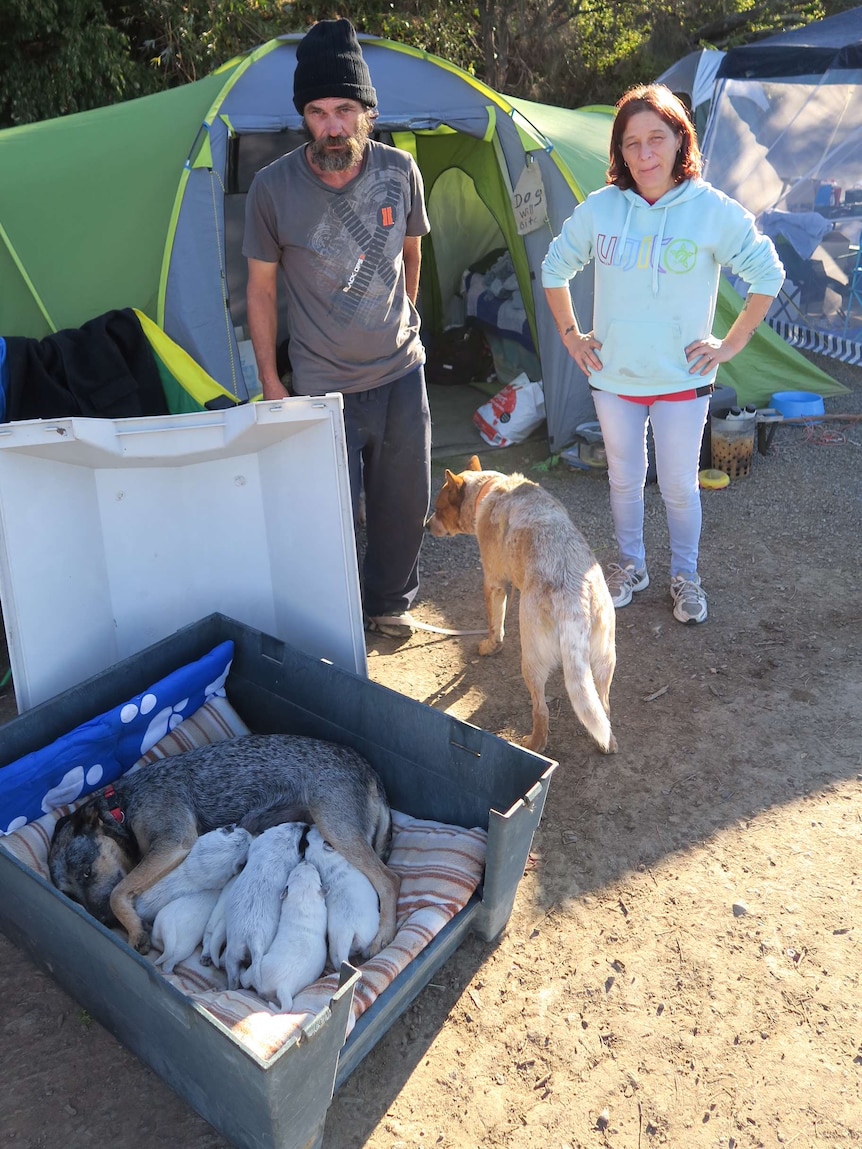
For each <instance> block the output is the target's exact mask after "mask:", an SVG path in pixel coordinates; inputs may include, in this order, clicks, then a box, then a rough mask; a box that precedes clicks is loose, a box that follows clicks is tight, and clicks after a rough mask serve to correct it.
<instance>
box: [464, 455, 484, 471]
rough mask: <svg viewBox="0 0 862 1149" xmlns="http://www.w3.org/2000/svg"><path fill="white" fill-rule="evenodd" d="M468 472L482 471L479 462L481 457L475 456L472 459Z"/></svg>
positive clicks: (468, 465)
mask: <svg viewBox="0 0 862 1149" xmlns="http://www.w3.org/2000/svg"><path fill="white" fill-rule="evenodd" d="M467 470H468V471H481V470H482V464H481V463H480V462H479V456H478V455H474V456H473V457H472V458H471V460H470V462H469V463H468V464H467Z"/></svg>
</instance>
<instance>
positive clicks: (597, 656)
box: [560, 604, 617, 754]
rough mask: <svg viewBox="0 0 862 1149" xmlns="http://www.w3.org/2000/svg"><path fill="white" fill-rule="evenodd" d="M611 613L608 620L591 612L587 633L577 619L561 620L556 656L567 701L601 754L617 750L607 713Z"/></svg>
mask: <svg viewBox="0 0 862 1149" xmlns="http://www.w3.org/2000/svg"><path fill="white" fill-rule="evenodd" d="M613 610H614V607H613V604H611V612H612V613H611V615H610V619H608V616H607V613H606V612H605V611H604V610H602V609H601V608H600V609H598V610H597V611H595V610H594V611H593V612H592V619H591V622H590V623H589V624H587V625H588V626H589V630H587V629H586V626H585V623H584V621H583V620H579V619H573V618H565V619H563V620H562V622H561V624H560V656H561V659H562V664H563V679H564V681H565V684H566V692H567V693H568V695H569V701H570V702H571V704H572V709H573V710H574V712H575V714H576V715H577V716H578V719H579V720H580V722H581V723H582V724H583V726H584V727H585V728H586V730H587V731H588V733H589V734H590V735H591V736H592V738H593V739H594V741H595V742H596V744H597V745H598V747H599V749H600V750H601V751H602V753H604V754H613V753H615V751H616V749H617V742H616V739H615V738H614V735H613V731H612V730H611V722H610V717H609V713H608V712H609V708H610V689H611V679H612V678H613V674H614V667H615V662H616V656H615V648H614V622H615V618H614V615H613Z"/></svg>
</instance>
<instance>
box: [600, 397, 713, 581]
mask: <svg viewBox="0 0 862 1149" xmlns="http://www.w3.org/2000/svg"><path fill="white" fill-rule="evenodd" d="M593 402H594V403H595V407H596V414H597V415H598V417H599V423H600V424H601V428H602V437H603V439H604V445H605V451H606V452H607V456H608V478H609V480H610V488H611V514H612V516H613V520H614V531H615V533H616V536H617V544H618V546H619V551H620V563H621V564H622V565H623V566H625V565H626V564H627V563H634V567H635V570H642V569H643V568H644V567H645V566H646V550H645V548H644V485H645V483H646V475H647V426H648V422H647V421H649V423H651V424H652V433H653V440H654V442H655V460H656V472H657V474H658V485H659V490H660V491H661V495H662V499H663V500H664V506H665V512H666V514H667V526H668V533H669V534H670V573H671V577H673V576H674V575H678V574H696V573H697V551H698V544H699V542H700V528H701V519H702V516H701V507H700V487H699V485H698V470H699V469H700V444H701V440H702V438H703V429H704V426H705V425H706V416H707V413H708V411H709V396H708V395H703V396H700V397H698V398H695V399H682V400H680V401H678V402H667V401H666V400H665V401H662V400H659V401H658V402H656V403H652V404H651V405H650V406H649V407H647V406H646V405H644V404H642V403H631V402H629V400H627V399H621V398H620V397H619V395H611V394H609V393H608V392H607V391H593Z"/></svg>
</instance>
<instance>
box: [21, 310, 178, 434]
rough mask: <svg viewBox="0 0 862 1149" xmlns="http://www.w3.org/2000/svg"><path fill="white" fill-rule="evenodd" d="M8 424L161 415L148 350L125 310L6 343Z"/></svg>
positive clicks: (164, 407)
mask: <svg viewBox="0 0 862 1149" xmlns="http://www.w3.org/2000/svg"><path fill="white" fill-rule="evenodd" d="M6 361H7V365H8V368H9V381H8V387H7V393H6V414H5V419H6V421H7V422H12V421H18V420H22V419H57V418H62V417H64V416H72V415H84V416H92V417H97V418H103V419H122V418H130V417H133V416H136V415H167V414H168V406H167V403H166V401H165V394H164V390H163V388H162V384H161V380H160V377H159V371H158V367H157V365H156V360H155V357H154V355H153V352H152V348H151V346H150V344H149V342H148V340H147V338H146V336H145V335H144V332H143V329H142V328H141V325H140V323H139V322H138V317H137V316H136V315H135V313H134V311H132V309H131V308H124V309H123V310H119V311H108V312H106V313H105V314H104V315H99V316H97V317H96V318H95V319H91V320H89V321H88V322H87V323H84V324H83V325H82V326H81V327H75V328H68V329H66V330H63V331H57V332H55V334H53V335H48V336H46V337H45V338H44V339H26V338H22V337H19V336H16V337H9V338H7V339H6Z"/></svg>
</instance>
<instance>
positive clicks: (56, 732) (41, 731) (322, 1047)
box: [0, 614, 556, 1149]
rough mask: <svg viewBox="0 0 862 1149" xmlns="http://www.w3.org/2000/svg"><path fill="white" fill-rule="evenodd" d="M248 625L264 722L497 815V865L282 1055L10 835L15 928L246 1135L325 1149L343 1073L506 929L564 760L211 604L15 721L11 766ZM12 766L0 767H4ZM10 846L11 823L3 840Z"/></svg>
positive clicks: (414, 788)
mask: <svg viewBox="0 0 862 1149" xmlns="http://www.w3.org/2000/svg"><path fill="white" fill-rule="evenodd" d="M226 639H232V640H233V641H234V644H235V657H234V663H233V667H232V669H231V673H230V677H229V679H228V683H227V693H228V697H229V699H230V701H231V703H232V704H233V706H234V707H235V709H236V710H237V712H238V713H239V714H240V715H241V716H242V718H243V719H244V720H245V722H246V723H247V724H248V725H249V726H250V727H251V728H252V729H253V730H256V731H261V732H264V731H265V732H270V733H279V732H291V733H298V734H307V735H311V736H314V737H319V738H327V739H331V740H333V741H336V742H343V743H347V744H349V745H351V746H354V747H355V748H356V749H357V750H359V751H361V753H363V754H364V755H365V756H366V757H367V758H368V759H369V760H370V761H371V763H372V764H373V765H374V767H375V768H376V770H377V771H378V773H379V774H380V776H381V778H382V780H383V783H384V785H385V786H386V790H387V793H388V796H389V800H390V802H391V804H392V806H393V807H394V808H395V809H397V810H401V811H403V812H404V813H406V814H410V815H412V816H414V817H419V818H431V819H436V820H439V821H443V822H450V823H454V824H456V825H462V826H481V827H482V828H483V829H486V830H487V831H488V846H487V860H486V870H485V878H484V882H483V884H482V886H481V888H480V889H479V890H478V891H477V893H476V894H475V895H474V896H473V898H472V899H471V901H470V902H469V903H468V904H467V906H465V908H464V909H463V910H462V911H461V913H460V914H458V915H456V917H455V918H453V919H452V921H451V922H450V923H449V924H448V925H447V927H446V928H445V929H444V930H443V931H442V932H441V933H440V934H439V935H438V937H437V938H435V939H434V941H433V942H432V943H431V944H430V945H429V946H428V947H427V948H426V949H425V950H424V951H423V952H422V953H421V954H420V955H419V956H418V957H417V958H416V959H415V960H414V961H413V962H411V963H410V965H409V966H408V967H407V969H406V970H404V972H403V973H402V974H401V975H400V976H399V977H397V978H396V979H395V981H394V982H393V983H392V985H390V986H389V988H388V989H387V990H386V991H385V992H384V993H383V994H381V995H380V997H379V998H378V999H377V1000H376V1001H375V1003H374V1004H373V1006H372V1007H371V1008H370V1009H368V1010H367V1011H366V1012H365V1013H364V1014H363V1015H362V1017H361V1018H360V1019H359V1021H358V1022H357V1024H356V1026H355V1027H354V1029H353V1031H352V1032H351V1034H350V1036H349V1038H347V1040H346V1041H345V1034H346V1032H347V1024H348V1019H349V1016H350V1009H351V1003H352V998H353V987H354V985H355V982H356V980H357V979H358V974H357V973H356V972H355V971H353V970H351V969H350V967H347V966H345V967H344V968H343V970H342V978H341V985H340V988H339V990H338V991H337V993H336V994H335V996H334V997H333V998H332V1000H331V1002H330V1004H329V1007H328V1008H326V1009H324V1010H322V1011H321V1013H320V1014H319V1015H318V1016H316V1017H315V1018H313V1019H312V1020H311V1021H310V1022H309V1023H308V1024H307V1025H306V1027H305V1030H304V1032H303V1034H302V1035H301V1037H300V1039H298V1040H295V1041H293V1042H291V1043H290V1044H289V1045H287V1046H286V1047H285V1048H284V1049H283V1050H281V1051H280V1052H279V1053H278V1054H277V1055H276V1056H275V1057H274V1058H272V1059H271V1060H269V1061H266V1062H264V1061H262V1060H260V1059H259V1058H257V1057H255V1056H254V1054H252V1053H251V1052H250V1051H249V1050H248V1049H247V1048H246V1047H244V1046H243V1045H242V1044H241V1043H240V1042H239V1041H237V1040H236V1039H235V1038H234V1037H233V1036H232V1034H231V1032H230V1031H229V1030H228V1029H227V1028H226V1027H225V1026H222V1025H220V1024H219V1023H218V1021H216V1020H215V1019H214V1018H213V1017H212V1016H211V1015H210V1014H208V1013H206V1012H205V1011H204V1010H203V1009H201V1008H200V1007H199V1006H198V1005H196V1004H195V1003H194V1002H193V1001H192V1000H191V999H189V998H187V997H186V996H185V995H184V994H182V993H180V992H179V991H178V990H176V989H175V988H174V987H173V986H171V985H170V984H169V983H168V982H167V981H166V980H164V979H163V978H162V977H161V975H160V974H159V973H158V972H156V970H155V969H154V968H153V967H152V966H151V965H150V963H149V962H148V961H146V960H145V959H144V958H142V957H141V956H140V955H139V954H137V953H135V951H134V950H132V949H131V948H130V947H129V946H128V945H126V943H125V942H124V941H122V940H120V939H119V938H118V937H117V936H116V935H115V934H113V933H111V931H110V930H107V929H105V928H104V927H103V926H101V925H100V924H99V923H98V922H96V921H95V920H94V919H93V918H91V917H90V916H89V915H88V914H87V913H86V912H85V911H84V910H82V909H81V908H80V907H79V906H77V905H75V904H74V903H73V902H71V901H69V900H68V899H67V898H65V897H64V896H63V895H62V894H60V893H59V892H58V891H57V890H56V889H54V887H53V886H52V885H51V884H50V883H48V882H45V881H43V880H42V879H41V878H40V877H38V876H37V875H36V874H34V873H33V872H32V871H31V870H28V869H27V868H26V867H24V866H22V865H21V864H20V863H18V862H17V861H16V860H15V859H13V858H12V857H11V855H9V854H7V853H6V852H5V851H4V850H2V848H0V889H2V898H0V929H2V930H3V932H4V933H6V934H7V935H8V936H9V938H10V939H11V940H12V941H13V942H15V943H16V944H17V945H19V946H20V947H21V948H22V949H24V950H25V951H26V952H27V953H29V954H30V956H31V957H32V958H33V959H34V960H35V961H36V962H37V963H38V964H39V965H41V966H42V967H44V968H45V969H47V970H48V971H49V972H50V973H51V974H52V975H53V977H54V978H55V979H56V980H57V981H58V982H59V983H60V985H62V986H63V988H64V989H65V990H66V991H67V992H68V993H69V994H71V995H72V996H73V997H74V998H76V999H77V1001H78V1002H80V1004H81V1005H82V1006H83V1007H84V1008H85V1009H86V1010H87V1011H88V1013H90V1014H91V1015H92V1016H93V1017H95V1018H96V1019H98V1020H99V1021H100V1022H101V1023H102V1024H103V1025H104V1026H105V1027H106V1028H107V1029H108V1030H110V1032H111V1033H113V1034H114V1035H115V1036H116V1037H117V1038H118V1039H119V1040H120V1041H122V1042H123V1043H124V1044H125V1045H126V1046H128V1047H129V1048H130V1049H131V1050H133V1051H134V1052H135V1053H136V1054H137V1055H138V1056H139V1057H140V1058H141V1059H142V1060H143V1061H145V1062H146V1063H147V1064H148V1065H149V1066H151V1067H152V1068H153V1069H154V1070H155V1071H156V1073H158V1074H159V1076H160V1077H162V1078H163V1079H164V1080H165V1081H166V1082H167V1083H168V1085H170V1086H171V1087H172V1088H173V1089H174V1090H176V1092H177V1093H179V1094H180V1096H182V1097H183V1098H185V1100H186V1101H187V1102H188V1103H189V1104H190V1105H192V1106H193V1107H194V1108H195V1109H196V1110H197V1111H198V1113H200V1114H201V1116H202V1117H204V1118H205V1119H206V1120H207V1121H209V1122H210V1123H211V1124H212V1125H214V1126H215V1127H216V1128H217V1129H218V1130H219V1131H220V1132H221V1133H223V1134H224V1135H225V1136H226V1137H227V1138H228V1139H230V1140H231V1141H232V1142H234V1144H236V1145H237V1146H239V1147H241V1149H314V1147H318V1146H321V1145H322V1144H323V1129H324V1122H325V1120H326V1111H327V1109H328V1107H329V1103H330V1101H331V1098H332V1093H333V1090H334V1088H337V1087H338V1086H339V1085H340V1084H341V1083H342V1082H343V1081H344V1080H345V1079H346V1078H347V1077H348V1076H349V1074H350V1073H351V1072H352V1071H353V1070H354V1069H355V1068H356V1066H357V1065H358V1064H359V1063H360V1061H361V1060H362V1059H363V1057H365V1055H366V1054H367V1053H368V1052H369V1051H370V1050H371V1049H372V1048H373V1047H374V1045H375V1044H376V1043H377V1042H378V1041H379V1040H380V1038H381V1037H382V1035H383V1034H384V1033H385V1032H386V1030H387V1029H388V1028H389V1027H390V1026H391V1025H392V1023H393V1022H394V1021H395V1020H396V1018H398V1017H399V1015H400V1014H401V1013H402V1012H403V1011H404V1010H405V1009H406V1008H407V1006H408V1005H409V1004H410V1002H411V1001H412V1000H413V999H414V998H415V997H416V995H417V994H418V993H419V992H420V991H421V990H422V989H423V988H424V986H425V985H427V983H428V981H429V980H430V979H431V977H432V976H433V975H434V973H435V971H436V970H437V969H439V967H440V966H441V965H442V964H443V963H444V962H445V961H446V960H447V958H448V957H449V956H450V955H451V954H452V953H453V952H454V951H455V950H456V949H457V947H458V946H459V945H460V943H461V941H462V940H463V939H464V937H465V936H466V934H467V933H468V932H470V931H471V930H472V931H475V932H476V933H478V935H479V936H480V937H482V938H484V939H487V940H491V939H493V938H494V937H496V936H497V935H498V934H499V933H500V932H501V931H502V930H503V928H504V927H505V925H506V922H507V921H508V919H509V915H510V914H511V911H512V906H513V903H514V900H515V895H516V892H517V887H518V882H519V881H520V878H521V876H522V874H523V872H524V866H525V864H526V861H527V856H528V854H529V850H530V844H531V842H532V838H533V833H534V832H535V829H536V827H537V826H538V823H539V819H540V818H541V815H542V809H543V807H544V803H545V798H546V795H547V791H548V786H549V783H550V777H551V774H552V772H553V770H554V768H555V766H556V763H554V762H552V761H550V760H549V759H547V758H543V757H541V756H540V755H537V754H532V753H530V752H529V751H526V750H523V749H521V748H520V747H518V746H514V745H512V744H511V743H509V742H505V741H503V740H502V739H500V738H497V737H496V736H494V735H492V734H489V733H487V732H486V731H483V730H479V729H477V728H476V727H474V726H471V725H469V724H468V723H465V722H461V721H458V720H456V719H454V718H451V717H449V716H448V715H445V714H442V713H441V712H439V711H436V710H433V709H431V708H430V707H428V706H425V705H424V704H422V703H419V702H415V701H413V700H412V699H408V698H405V697H404V696H403V695H400V694H397V693H395V692H394V691H391V690H388V689H386V688H385V687H382V686H377V685H376V684H374V683H372V682H369V681H368V680H367V679H365V678H363V677H361V676H360V675H357V674H354V673H351V672H350V671H346V670H342V669H339V668H337V667H334V666H332V665H331V664H329V663H327V662H321V661H318V660H315V659H313V658H310V657H309V656H307V655H305V654H303V653H301V652H300V651H298V650H296V649H295V648H293V647H291V646H289V645H287V644H286V643H284V642H281V641H279V640H278V639H274V638H272V637H270V636H268V635H265V634H263V633H261V632H260V631H258V630H254V629H252V628H250V627H248V626H245V625H244V624H242V623H238V622H236V621H234V620H232V619H228V618H226V617H225V616H224V615H218V614H213V615H210V616H208V617H207V618H205V619H202V620H201V621H200V622H196V623H193V624H192V625H191V626H188V627H185V628H183V629H182V630H180V631H178V632H177V633H176V634H174V635H172V636H171V637H170V638H167V639H164V640H163V641H161V642H158V643H156V644H155V645H153V646H151V647H149V648H147V649H146V650H144V651H142V652H141V653H140V654H137V655H134V656H132V657H131V658H127V659H125V660H124V661H122V662H119V663H117V664H116V665H115V666H113V667H111V668H110V669H109V670H106V671H103V672H102V673H100V674H98V675H96V676H95V677H93V678H91V679H89V680H88V681H86V682H84V683H82V684H80V685H79V686H75V687H73V688H72V689H70V690H67V691H65V692H64V693H63V694H60V695H58V696H57V697H56V698H54V699H51V700H50V701H48V702H45V703H43V704H41V705H39V706H37V707H35V708H34V709H32V710H30V711H28V712H27V713H25V714H24V715H22V716H21V717H19V718H16V719H14V720H13V721H12V722H10V723H9V724H8V725H7V726H5V727H0V764H2V765H6V764H8V763H9V762H12V761H15V760H16V759H17V758H19V757H20V756H21V755H23V754H27V753H29V752H31V751H32V750H36V749H38V748H39V747H41V746H44V745H46V744H47V743H48V742H50V741H52V740H53V739H54V738H57V737H59V736H60V735H61V734H64V733H66V732H67V731H69V730H71V729H72V728H73V727H74V726H76V725H78V724H79V723H81V722H83V721H86V720H87V719H89V718H92V717H93V716H94V715H96V714H99V713H101V712H102V711H104V710H107V709H108V708H109V707H111V706H114V705H117V704H119V703H121V702H123V701H124V700H125V699H127V698H130V697H132V696H133V695H134V694H136V693H138V692H140V691H141V690H143V689H145V688H146V687H147V686H149V685H151V684H152V683H153V682H156V681H157V680H158V679H159V678H162V677H164V675H166V674H167V673H169V672H170V671H171V670H174V669H176V668H177V667H179V666H182V665H183V664H184V663H186V662H190V661H192V660H193V659H196V658H199V657H201V656H202V655H203V654H205V653H206V652H207V651H208V650H210V649H211V648H212V647H213V646H215V645H216V644H217V643H219V642H222V641H224V640H226ZM2 765H0V768H2ZM0 844H2V839H0Z"/></svg>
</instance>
